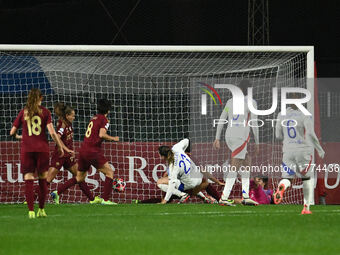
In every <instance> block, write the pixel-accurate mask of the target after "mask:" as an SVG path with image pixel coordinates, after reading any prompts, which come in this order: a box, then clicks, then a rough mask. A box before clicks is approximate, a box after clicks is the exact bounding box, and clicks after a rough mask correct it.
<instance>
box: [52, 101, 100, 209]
mask: <svg viewBox="0 0 340 255" xmlns="http://www.w3.org/2000/svg"><path fill="white" fill-rule="evenodd" d="M54 112H55V114H56V115H57V116H58V124H57V134H58V136H59V138H60V139H61V141H62V142H63V143H64V145H65V146H66V147H67V148H69V149H70V150H73V128H72V122H73V121H74V119H75V111H74V109H73V108H72V107H70V106H68V105H65V104H64V103H57V104H55V106H54ZM62 167H64V168H65V169H66V170H68V171H70V172H71V173H72V175H73V176H76V175H77V170H78V163H77V161H76V159H75V155H74V154H70V153H65V155H64V156H63V157H60V156H59V153H58V148H57V146H56V148H55V150H54V153H53V155H52V159H51V166H50V168H49V170H48V173H47V178H46V181H47V183H48V184H50V183H51V182H52V181H53V180H54V178H55V177H56V175H57V174H58V173H59V171H60V169H61V168H62ZM79 187H80V189H81V190H82V191H83V192H84V194H85V195H86V196H87V198H88V199H89V200H90V203H91V204H94V203H101V201H102V199H101V198H99V197H93V194H92V192H91V190H90V188H89V186H88V185H87V184H86V182H85V181H83V182H80V183H79ZM65 190H66V189H65V185H59V186H58V190H56V191H53V192H52V193H51V196H52V198H53V200H54V202H55V203H56V204H59V195H60V194H62V193H63V192H65Z"/></svg>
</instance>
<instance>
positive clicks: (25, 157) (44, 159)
mask: <svg viewBox="0 0 340 255" xmlns="http://www.w3.org/2000/svg"><path fill="white" fill-rule="evenodd" d="M20 161H21V173H22V174H27V173H35V172H37V173H38V174H39V173H43V172H46V171H47V170H48V167H49V164H50V155H49V153H48V152H21V155H20Z"/></svg>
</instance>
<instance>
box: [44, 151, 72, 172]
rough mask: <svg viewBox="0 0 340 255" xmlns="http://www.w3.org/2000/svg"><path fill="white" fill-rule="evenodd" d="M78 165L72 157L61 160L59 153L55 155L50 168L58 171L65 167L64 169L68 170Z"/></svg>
mask: <svg viewBox="0 0 340 255" xmlns="http://www.w3.org/2000/svg"><path fill="white" fill-rule="evenodd" d="M76 163H77V160H76V159H75V158H74V157H72V156H71V155H70V156H66V157H65V156H64V157H62V158H60V157H59V154H58V153H53V155H52V159H51V165H50V167H54V168H56V169H58V170H60V168H61V167H64V169H67V170H68V169H70V168H71V167H72V166H74V165H75V164H76Z"/></svg>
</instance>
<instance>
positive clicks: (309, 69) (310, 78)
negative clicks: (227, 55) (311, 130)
mask: <svg viewBox="0 0 340 255" xmlns="http://www.w3.org/2000/svg"><path fill="white" fill-rule="evenodd" d="M0 51H16V52H20V51H33V52H250V53H260V52H278V53H279V52H301V53H302V52H303V53H306V82H307V85H306V87H307V89H308V90H309V92H310V93H311V99H312V100H310V101H309V102H308V103H307V109H308V110H309V112H310V113H311V114H312V116H314V77H315V76H314V46H279V45H277V46H240V45H239V46H220V45H219V46H213V45H210V46H203V45H186V46H182V45H164V46H160V45H42V44H0ZM313 163H314V152H313ZM312 190H313V193H314V189H312ZM313 198H314V195H313Z"/></svg>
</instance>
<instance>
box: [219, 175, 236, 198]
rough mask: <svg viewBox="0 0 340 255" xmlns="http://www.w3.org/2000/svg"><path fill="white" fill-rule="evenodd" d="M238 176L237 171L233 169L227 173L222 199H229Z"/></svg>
mask: <svg viewBox="0 0 340 255" xmlns="http://www.w3.org/2000/svg"><path fill="white" fill-rule="evenodd" d="M236 177H237V172H234V171H231V172H229V173H228V174H227V177H226V179H225V185H224V189H223V193H222V197H221V199H222V200H228V198H229V195H230V192H231V191H232V189H233V186H234V183H235V180H236Z"/></svg>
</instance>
